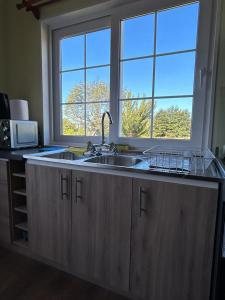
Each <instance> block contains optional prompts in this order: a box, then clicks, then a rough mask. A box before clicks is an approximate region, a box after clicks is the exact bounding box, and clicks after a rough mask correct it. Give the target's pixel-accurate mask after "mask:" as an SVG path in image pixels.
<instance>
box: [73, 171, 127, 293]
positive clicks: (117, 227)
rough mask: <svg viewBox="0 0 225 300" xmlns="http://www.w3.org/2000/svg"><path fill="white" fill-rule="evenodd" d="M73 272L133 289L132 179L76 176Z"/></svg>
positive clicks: (114, 285)
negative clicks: (130, 272) (130, 276)
mask: <svg viewBox="0 0 225 300" xmlns="http://www.w3.org/2000/svg"><path fill="white" fill-rule="evenodd" d="M72 186H73V193H72V195H73V197H72V253H71V254H72V255H71V257H72V271H73V273H75V274H80V275H81V276H82V277H85V278H89V279H91V280H94V281H97V282H100V283H101V284H103V285H105V286H110V287H114V288H116V289H117V290H120V291H121V290H122V291H127V292H128V290H129V268H130V234H131V232H130V229H131V201H132V179H131V178H126V177H121V176H112V175H103V174H97V173H90V172H77V171H74V172H73V173H72Z"/></svg>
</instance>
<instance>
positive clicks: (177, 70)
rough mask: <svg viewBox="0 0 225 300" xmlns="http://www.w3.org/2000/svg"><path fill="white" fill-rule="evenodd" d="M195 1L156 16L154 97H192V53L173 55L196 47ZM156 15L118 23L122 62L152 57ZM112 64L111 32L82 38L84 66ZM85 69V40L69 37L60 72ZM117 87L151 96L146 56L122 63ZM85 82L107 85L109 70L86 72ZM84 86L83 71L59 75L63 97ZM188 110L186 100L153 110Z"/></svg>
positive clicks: (162, 103)
mask: <svg viewBox="0 0 225 300" xmlns="http://www.w3.org/2000/svg"><path fill="white" fill-rule="evenodd" d="M198 9H199V5H198V4H197V3H195V4H191V5H185V6H182V7H178V8H174V9H169V10H165V11H160V12H158V13H157V30H156V41H157V42H156V54H165V53H167V54H168V55H166V56H160V57H157V58H156V66H155V68H156V69H155V86H154V90H155V96H157V97H160V96H175V95H176V96H182V95H192V94H193V83H194V66H195V52H190V53H183V54H175V55H171V54H169V53H171V52H176V51H186V50H191V49H195V48H196V38H197V25H198ZM154 24H155V14H149V15H145V16H141V17H138V18H131V19H128V20H124V21H122V26H121V34H122V35H121V36H122V40H121V59H130V58H136V57H142V56H149V55H153V54H154V31H155V28H154ZM109 63H110V29H106V30H102V31H97V32H93V33H89V34H87V35H86V65H87V66H88V67H91V66H96V65H106V64H109ZM84 66H85V36H84V35H81V36H76V37H70V38H67V39H64V40H62V42H61V68H62V71H65V70H70V69H78V68H83V67H84ZM121 71H122V72H121V88H122V89H128V90H131V92H132V94H133V96H134V97H138V96H141V97H143V96H145V97H151V96H152V79H153V76H152V75H153V59H152V58H144V59H138V60H130V61H125V62H122V63H121ZM86 75H87V82H91V81H95V80H101V81H104V82H106V84H109V81H110V79H109V78H110V76H109V67H101V68H96V69H91V70H88V71H87V74H86ZM83 82H84V71H74V72H66V73H63V75H62V98H63V101H64V102H65V101H66V98H67V96H68V94H69V92H70V90H71V88H72V87H73V86H74V85H76V84H79V83H83ZM178 102H179V106H180V108H186V109H189V111H191V107H192V101H191V99H190V98H183V99H182V97H181V99H180V100H179V101H178V100H177V99H174V100H171V99H164V100H160V101H157V107H161V108H167V107H169V106H171V105H175V104H178Z"/></svg>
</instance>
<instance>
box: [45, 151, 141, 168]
mask: <svg viewBox="0 0 225 300" xmlns="http://www.w3.org/2000/svg"><path fill="white" fill-rule="evenodd" d="M42 157H45V158H52V159H64V160H80V159H81V158H80V157H78V156H77V155H76V154H74V153H71V152H68V151H64V152H60V153H54V154H46V155H43V156H42ZM82 161H83V162H84V163H93V164H100V165H109V166H117V167H134V166H135V165H137V164H139V163H140V162H142V159H140V158H137V157H134V156H125V155H118V154H117V155H101V156H94V157H88V158H86V159H83V160H82Z"/></svg>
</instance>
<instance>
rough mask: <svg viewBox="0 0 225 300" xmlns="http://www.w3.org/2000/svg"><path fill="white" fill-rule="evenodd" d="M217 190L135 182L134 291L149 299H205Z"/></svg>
mask: <svg viewBox="0 0 225 300" xmlns="http://www.w3.org/2000/svg"><path fill="white" fill-rule="evenodd" d="M217 198H218V191H217V189H211V188H205V187H196V186H188V185H183V184H176V183H165V182H157V181H147V180H146V181H145V180H135V181H134V185H133V205H134V209H133V219H132V220H133V224H132V245H131V249H132V250H131V253H132V259H131V289H132V293H133V295H134V296H135V297H137V298H142V299H148V300H156V299H157V300H171V299H173V300H190V299H191V300H207V299H209V294H210V280H211V271H212V260H213V245H214V234H215V223H216V213H217V203H218V201H217Z"/></svg>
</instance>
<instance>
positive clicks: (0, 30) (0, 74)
mask: <svg viewBox="0 0 225 300" xmlns="http://www.w3.org/2000/svg"><path fill="white" fill-rule="evenodd" d="M4 21H5V18H4V0H0V92H4V91H5V89H6V76H5V69H6V64H5V33H4Z"/></svg>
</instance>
